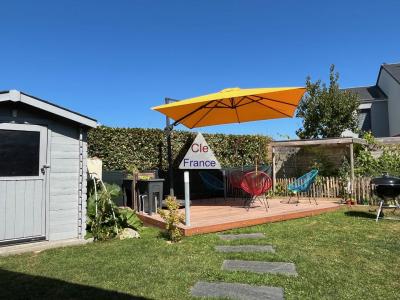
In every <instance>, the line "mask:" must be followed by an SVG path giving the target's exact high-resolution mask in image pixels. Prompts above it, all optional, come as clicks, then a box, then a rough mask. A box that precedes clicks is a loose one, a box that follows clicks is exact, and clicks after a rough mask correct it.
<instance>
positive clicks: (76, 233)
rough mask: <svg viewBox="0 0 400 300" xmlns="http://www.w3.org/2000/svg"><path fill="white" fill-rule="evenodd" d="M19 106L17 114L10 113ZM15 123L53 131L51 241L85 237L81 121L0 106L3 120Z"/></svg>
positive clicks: (84, 149) (22, 107)
mask: <svg viewBox="0 0 400 300" xmlns="http://www.w3.org/2000/svg"><path fill="white" fill-rule="evenodd" d="M12 109H18V117H16V118H13V117H12V116H11V111H12ZM10 121H13V122H16V123H24V122H28V123H31V124H37V125H42V126H47V127H48V130H49V132H50V135H49V140H48V147H49V148H50V151H49V154H50V157H49V159H48V161H49V162H50V166H51V167H50V170H49V172H50V175H49V182H48V183H47V184H49V189H48V190H49V195H48V196H49V198H48V211H49V213H48V220H46V222H47V228H48V232H47V233H46V237H47V238H48V239H49V240H61V239H70V238H82V237H84V235H85V227H86V226H85V224H86V183H87V182H86V180H87V178H86V173H87V165H86V159H87V143H86V129H83V135H82V140H81V142H80V141H79V136H80V132H81V127H80V125H79V124H77V123H74V122H71V121H67V120H64V119H62V118H60V117H57V118H54V117H53V116H52V115H50V114H47V113H45V112H42V111H40V110H37V109H34V108H32V107H29V106H26V105H24V104H21V103H11V102H6V103H2V104H1V105H0V122H10ZM80 154H81V155H80Z"/></svg>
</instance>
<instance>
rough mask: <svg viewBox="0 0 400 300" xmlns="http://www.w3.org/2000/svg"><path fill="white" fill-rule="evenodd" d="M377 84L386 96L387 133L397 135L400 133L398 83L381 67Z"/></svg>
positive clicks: (399, 86) (399, 94) (399, 87)
mask: <svg viewBox="0 0 400 300" xmlns="http://www.w3.org/2000/svg"><path fill="white" fill-rule="evenodd" d="M378 86H379V87H380V88H381V89H382V91H383V92H384V93H385V94H386V95H387V97H388V118H389V135H390V136H394V135H398V134H400V118H399V113H400V84H399V83H398V82H396V81H395V80H394V79H393V77H392V76H391V75H390V74H389V73H387V71H386V70H385V69H382V70H381V74H380V76H379V81H378Z"/></svg>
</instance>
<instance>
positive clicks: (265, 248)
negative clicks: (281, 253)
mask: <svg viewBox="0 0 400 300" xmlns="http://www.w3.org/2000/svg"><path fill="white" fill-rule="evenodd" d="M215 250H216V251H218V252H271V253H275V249H274V248H273V247H272V246H271V245H238V246H215Z"/></svg>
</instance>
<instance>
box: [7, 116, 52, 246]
mask: <svg viewBox="0 0 400 300" xmlns="http://www.w3.org/2000/svg"><path fill="white" fill-rule="evenodd" d="M46 160H47V128H46V127H43V126H37V125H25V124H9V123H8V124H5V123H0V244H4V243H12V242H19V241H24V240H31V239H43V238H45V236H46V201H45V200H46V180H45V179H46V172H47V161H46Z"/></svg>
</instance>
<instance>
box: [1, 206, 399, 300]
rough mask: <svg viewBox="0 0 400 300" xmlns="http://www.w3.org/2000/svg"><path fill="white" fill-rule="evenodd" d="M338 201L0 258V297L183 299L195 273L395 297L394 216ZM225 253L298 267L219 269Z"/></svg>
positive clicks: (311, 294)
mask: <svg viewBox="0 0 400 300" xmlns="http://www.w3.org/2000/svg"><path fill="white" fill-rule="evenodd" d="M370 217H373V215H369V214H368V213H367V212H366V213H364V212H360V213H358V212H350V211H348V210H347V209H342V210H340V211H337V212H334V213H329V214H325V215H320V216H316V217H312V218H304V219H298V220H292V221H286V222H280V223H272V224H266V225H260V226H255V227H249V228H243V229H237V230H232V231H230V232H236V233H239V232H240V233H245V232H246V233H249V232H264V233H265V235H266V238H265V239H260V240H247V241H243V240H238V241H231V242H228V241H222V240H220V239H219V238H218V237H217V235H216V234H207V235H201V236H194V237H190V238H185V239H184V240H183V241H182V242H181V243H178V244H173V245H171V244H167V243H166V241H165V240H164V239H163V238H162V237H160V235H159V231H158V230H156V229H154V228H145V229H144V231H143V233H142V239H140V240H125V241H117V240H115V241H109V242H102V243H92V244H88V245H84V246H77V247H69V248H62V249H53V250H47V251H44V252H41V253H37V254H24V255H19V256H13V257H4V258H0V298H7V299H11V298H26V297H28V298H37V299H46V298H51V299H75V298H77V299H92V298H93V299H111V298H119V299H121V298H122V299H132V298H134V297H137V298H138V299H191V297H190V288H191V287H192V286H193V285H194V284H195V282H197V281H198V280H203V281H226V282H241V283H249V284H255V285H270V286H280V287H283V288H284V289H285V297H286V299H399V295H398V293H399V291H400V255H399V254H400V222H396V221H386V220H382V221H380V222H378V223H375V220H374V219H372V218H370ZM246 243H248V244H272V245H274V246H275V248H276V253H275V254H272V253H265V254H264V253H263V254H260V253H252V254H238V253H235V254H229V253H216V252H214V246H215V245H224V244H234V245H238V244H246ZM224 259H245V260H265V261H286V262H293V263H295V264H296V266H297V271H298V273H299V276H298V277H285V276H281V275H260V274H251V273H246V272H226V271H222V270H221V264H222V261H223V260H224Z"/></svg>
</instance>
